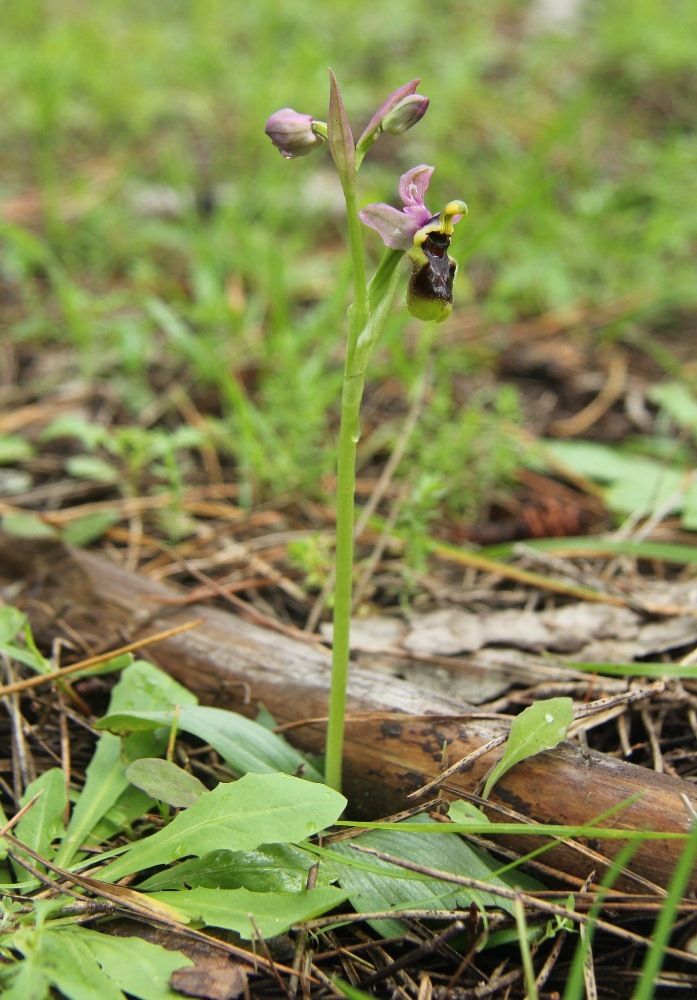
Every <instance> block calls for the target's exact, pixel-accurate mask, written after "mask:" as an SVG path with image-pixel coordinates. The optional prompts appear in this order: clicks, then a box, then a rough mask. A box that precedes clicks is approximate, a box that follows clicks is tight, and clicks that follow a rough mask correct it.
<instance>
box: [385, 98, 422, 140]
mask: <svg viewBox="0 0 697 1000" xmlns="http://www.w3.org/2000/svg"><path fill="white" fill-rule="evenodd" d="M428 103H429V102H428V98H427V97H423V96H422V95H421V94H409V95H408V96H407V97H403V98H402V100H401V101H400V102H399V104H397V105H395V107H394V108H392V110H391V111H388V113H387V114H386V115H385V117H384V118H383V120H382V130H383V132H389V133H390V135H401V134H402V132H406V131H407V129H410V128H411V127H412V126H413V125H416V123H417V122H419V121H421V119H422V118H423V116H424V115H425V114H426V111H427V110H428Z"/></svg>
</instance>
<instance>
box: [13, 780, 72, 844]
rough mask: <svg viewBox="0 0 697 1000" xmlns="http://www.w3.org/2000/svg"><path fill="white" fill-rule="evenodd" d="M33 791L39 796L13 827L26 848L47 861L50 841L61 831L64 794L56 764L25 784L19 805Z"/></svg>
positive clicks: (62, 829)
mask: <svg viewBox="0 0 697 1000" xmlns="http://www.w3.org/2000/svg"><path fill="white" fill-rule="evenodd" d="M37 792H40V793H41V794H40V795H39V798H38V799H37V800H36V802H35V803H34V805H33V806H32V807H31V809H30V810H29V812H27V813H25V814H24V816H22V818H21V819H20V821H19V823H18V824H17V826H16V828H15V835H16V837H17V839H18V840H21V841H22V843H23V844H26V845H27V847H33V848H34V850H35V851H37V852H38V853H39V854H41V855H42V857H44V858H48V859H49V861H50V859H51V858H52V857H53V853H54V852H53V850H52V847H51V845H52V844H53V841H54V840H58V839H59V838H61V837H62V836H63V834H64V833H65V826H64V823H63V818H64V815H65V808H66V806H67V804H68V795H67V791H66V787H65V774H64V773H63V771H62V770H61V769H60V768H59V767H52V768H50V769H49V770H48V771H44V773H43V774H42V775H40V776H39V777H38V778H37V779H36V780H35V781H32V783H31V784H30V785H28V786H27V789H26V791H25V793H24V795H23V796H22V798H21V799H20V803H19V804H20V806H24V805H26V804H27V802H29V801H30V800H31V799H32V798H33V797H34V796H35V795H36V794H37Z"/></svg>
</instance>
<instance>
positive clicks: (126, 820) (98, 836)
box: [86, 784, 155, 847]
mask: <svg viewBox="0 0 697 1000" xmlns="http://www.w3.org/2000/svg"><path fill="white" fill-rule="evenodd" d="M154 805H155V800H154V799H153V798H152V797H151V796H150V795H146V794H145V792H143V791H141V790H140V788H136V787H135V786H134V785H131V784H129V785H128V787H127V788H126V790H125V791H124V792H122V793H121V795H120V796H119V798H118V799H117V800H116V802H115V803H114V804H113V806H112V807H111V809H109V810H108V812H107V813H105V815H104V816H103V817H102V818H101V820H100V821H99V823H97V825H96V826H95V827H93V828H92V830H91V831H90V835H89V837H88V838H87V841H86V843H87V845H88V846H89V845H91V846H94V847H98V846H99V845H100V844H102V843H103V842H104V841H105V840H111V838H112V837H113V836H114V834H116V833H120V832H121V831H122V830H130V827H131V824H132V823H134V822H135V820H137V819H140V818H141V817H142V816H144V815H145V814H146V813H147V812H148V811H149V810H150V809H152V807H153V806H154Z"/></svg>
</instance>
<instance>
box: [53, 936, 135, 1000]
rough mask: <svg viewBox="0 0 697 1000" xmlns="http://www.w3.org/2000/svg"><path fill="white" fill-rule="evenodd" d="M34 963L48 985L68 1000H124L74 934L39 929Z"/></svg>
mask: <svg viewBox="0 0 697 1000" xmlns="http://www.w3.org/2000/svg"><path fill="white" fill-rule="evenodd" d="M38 962H39V964H40V968H41V970H42V972H43V973H44V975H45V976H46V978H47V979H48V980H49V981H50V982H51V985H52V986H54V987H55V988H56V989H57V990H59V991H60V992H61V993H62V994H64V995H65V996H66V997H67V998H68V1000H125V997H124V995H123V993H122V992H121V990H120V989H119V988H118V986H117V985H116V983H114V982H113V980H111V979H110V978H109V977H108V976H105V975H104V973H103V972H102V970H101V969H100V967H99V965H98V964H97V961H96V959H95V958H94V956H93V954H92V952H91V950H90V948H89V947H88V946H87V944H86V943H85V941H84V940H83V938H82V936H81V935H79V934H77V933H66V932H65V931H59V930H48V929H45V930H43V931H42V932H41V933H40V934H39V945H38Z"/></svg>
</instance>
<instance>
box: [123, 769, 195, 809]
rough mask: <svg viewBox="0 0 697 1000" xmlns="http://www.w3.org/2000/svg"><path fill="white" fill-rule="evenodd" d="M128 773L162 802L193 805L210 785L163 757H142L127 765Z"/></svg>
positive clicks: (134, 783)
mask: <svg viewBox="0 0 697 1000" xmlns="http://www.w3.org/2000/svg"><path fill="white" fill-rule="evenodd" d="M126 777H127V778H128V780H129V781H130V782H131V784H132V785H136V787H137V788H140V789H141V790H142V791H144V792H146V793H147V794H148V795H149V796H150V797H151V798H153V799H156V800H157V801H158V802H166V803H167V805H170V806H177V807H179V806H192V805H193V804H194V802H195V801H196V799H198V797H199V796H200V795H201V793H202V792H205V791H206V786H205V785H204V784H203V782H202V781H199V780H198V778H196V777H195V776H194V775H193V774H189V772H188V771H185V770H184V769H183V768H181V767H177V765H176V764H173V763H172V762H171V761H169V760H162V758H161V757H141V758H140V759H139V760H134V761H133V763H132V764H129V765H128V767H127V768H126Z"/></svg>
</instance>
